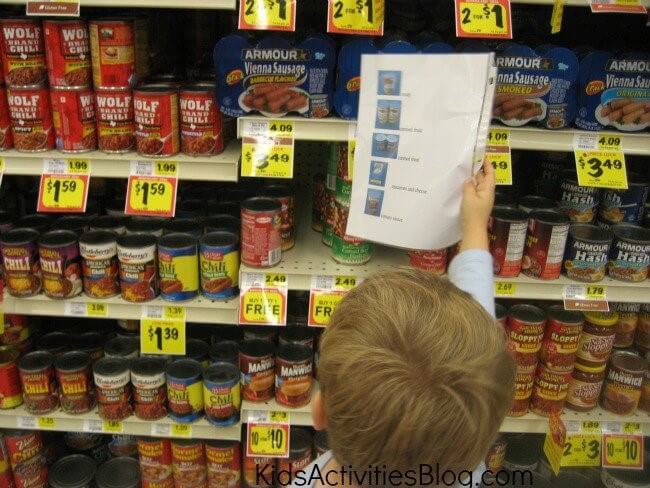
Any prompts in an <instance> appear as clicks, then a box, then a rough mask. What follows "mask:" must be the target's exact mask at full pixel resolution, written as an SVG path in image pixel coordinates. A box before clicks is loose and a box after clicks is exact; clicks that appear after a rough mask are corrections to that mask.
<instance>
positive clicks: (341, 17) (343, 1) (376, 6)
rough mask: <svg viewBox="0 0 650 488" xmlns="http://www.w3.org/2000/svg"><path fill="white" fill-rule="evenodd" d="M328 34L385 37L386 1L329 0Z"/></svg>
mask: <svg viewBox="0 0 650 488" xmlns="http://www.w3.org/2000/svg"><path fill="white" fill-rule="evenodd" d="M327 32H330V33H332V34H356V35H360V36H383V35H384V0H329V1H328V2H327Z"/></svg>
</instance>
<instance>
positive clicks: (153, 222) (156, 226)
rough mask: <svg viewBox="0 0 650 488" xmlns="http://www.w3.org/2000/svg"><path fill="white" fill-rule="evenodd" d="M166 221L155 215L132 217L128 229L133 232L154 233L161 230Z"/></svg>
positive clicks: (127, 225)
mask: <svg viewBox="0 0 650 488" xmlns="http://www.w3.org/2000/svg"><path fill="white" fill-rule="evenodd" d="M164 223H165V219H160V218H155V217H148V218H141V219H131V220H130V221H129V222H128V223H127V224H126V230H127V232H130V233H132V234H147V233H151V234H153V233H156V232H160V231H161V230H162V228H163V225H164Z"/></svg>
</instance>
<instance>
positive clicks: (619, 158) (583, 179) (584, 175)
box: [573, 132, 627, 190]
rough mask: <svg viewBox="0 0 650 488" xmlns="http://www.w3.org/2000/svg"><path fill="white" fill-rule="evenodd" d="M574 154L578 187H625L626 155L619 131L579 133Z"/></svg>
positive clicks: (623, 188)
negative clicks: (614, 132)
mask: <svg viewBox="0 0 650 488" xmlns="http://www.w3.org/2000/svg"><path fill="white" fill-rule="evenodd" d="M573 150H574V151H573V154H574V157H575V162H576V171H577V173H578V184H579V185H580V186H593V187H598V188H614V189H619V190H625V189H627V171H626V166H625V154H624V153H623V146H622V143H621V136H620V135H618V134H608V133H602V132H600V133H595V134H582V133H578V134H576V135H575V137H574V139H573Z"/></svg>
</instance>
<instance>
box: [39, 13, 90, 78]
mask: <svg viewBox="0 0 650 488" xmlns="http://www.w3.org/2000/svg"><path fill="white" fill-rule="evenodd" d="M43 32H44V38H45V54H46V60H47V74H48V77H49V81H50V86H53V87H54V86H56V87H64V86H68V87H72V86H74V87H81V86H90V84H91V81H92V69H91V67H90V64H91V61H90V41H89V35H88V24H86V21H84V20H81V19H64V20H50V19H48V20H44V21H43Z"/></svg>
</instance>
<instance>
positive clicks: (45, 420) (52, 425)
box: [36, 417, 56, 430]
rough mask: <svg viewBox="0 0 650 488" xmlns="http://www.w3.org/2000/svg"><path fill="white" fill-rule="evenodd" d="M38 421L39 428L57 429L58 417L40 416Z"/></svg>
mask: <svg viewBox="0 0 650 488" xmlns="http://www.w3.org/2000/svg"><path fill="white" fill-rule="evenodd" d="M36 423H37V424H38V428H39V429H43V430H54V429H56V419H55V418H52V417H38V419H37V421H36Z"/></svg>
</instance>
